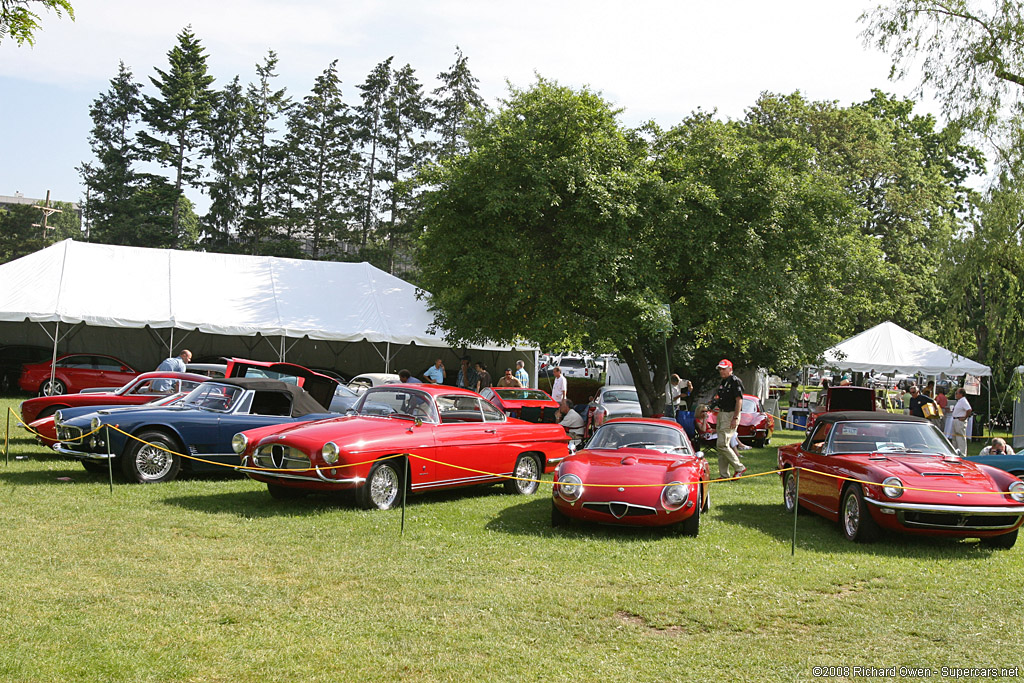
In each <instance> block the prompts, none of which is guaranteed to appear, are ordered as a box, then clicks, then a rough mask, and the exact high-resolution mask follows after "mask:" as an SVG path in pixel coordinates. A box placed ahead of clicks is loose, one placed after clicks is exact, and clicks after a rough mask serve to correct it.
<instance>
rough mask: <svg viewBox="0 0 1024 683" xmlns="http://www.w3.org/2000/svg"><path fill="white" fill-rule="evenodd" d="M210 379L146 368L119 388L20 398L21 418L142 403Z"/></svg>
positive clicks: (189, 389) (191, 388)
mask: <svg viewBox="0 0 1024 683" xmlns="http://www.w3.org/2000/svg"><path fill="white" fill-rule="evenodd" d="M207 379H208V378H207V377H204V376H203V375H195V374H190V373H187V372H163V371H158V372H144V373H142V374H141V375H139V376H137V377H135V378H134V379H132V380H130V381H129V382H128V383H127V384H125V385H124V386H123V387H121V388H120V389H118V390H117V391H111V392H95V393H88V394H59V395H54V396H37V397H36V398H30V399H28V400H27V401H22V402H21V421H22V422H24V423H25V424H29V423H31V422H34V421H36V420H38V419H40V418H44V417H48V416H50V415H53V414H54V413H56V412H57V411H58V410H60V409H62V408H78V407H81V406H114V405H122V406H126V405H142V404H143V403H149V402H150V401H152V400H153V399H154V398H156V397H157V396H166V395H168V394H177V393H179V392H182V391H185V392H189V391H192V390H193V389H195V388H196V387H197V386H199V385H200V384H201V383H203V382H205V381H206V380H207Z"/></svg>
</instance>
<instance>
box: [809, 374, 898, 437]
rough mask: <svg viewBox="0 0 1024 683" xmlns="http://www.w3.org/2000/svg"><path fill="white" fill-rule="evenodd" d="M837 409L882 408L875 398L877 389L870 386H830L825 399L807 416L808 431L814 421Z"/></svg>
mask: <svg viewBox="0 0 1024 683" xmlns="http://www.w3.org/2000/svg"><path fill="white" fill-rule="evenodd" d="M837 410H868V411H875V410H881V408H880V407H879V405H878V401H876V400H875V390H874V389H871V388H869V387H855V386H842V385H840V386H836V387H829V388H828V391H826V393H825V400H824V401H822V402H821V403H819V404H818V406H817V407H816V408H815V409H814V410H812V411H811V413H810V414H809V415H808V416H807V431H808V432H809V431H811V428H813V427H814V422H815V420H817V419H818V418H820V417H821V416H822V415H824V414H825V413H831V412H834V411H837Z"/></svg>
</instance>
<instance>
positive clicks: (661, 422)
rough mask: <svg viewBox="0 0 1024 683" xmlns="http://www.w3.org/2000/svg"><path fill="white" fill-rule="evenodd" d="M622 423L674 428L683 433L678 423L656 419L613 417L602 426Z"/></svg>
mask: <svg viewBox="0 0 1024 683" xmlns="http://www.w3.org/2000/svg"><path fill="white" fill-rule="evenodd" d="M623 422H626V423H633V424H651V425H659V426H662V427H675V428H676V429H678V430H679V431H685V430H684V429H683V428H682V427H680V426H679V423H678V422H676V421H674V420H662V419H660V418H657V417H615V418H612V419H611V420H608V421H607V422H605V423H604V424H605V425H613V424H620V423H623ZM601 426H602V427H603V426H604V425H601Z"/></svg>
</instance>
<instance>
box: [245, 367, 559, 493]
mask: <svg viewBox="0 0 1024 683" xmlns="http://www.w3.org/2000/svg"><path fill="white" fill-rule="evenodd" d="M354 411H355V414H354V415H350V416H346V417H340V418H335V419H328V420H321V421H318V422H313V423H309V424H305V425H300V426H295V427H286V428H280V427H276V428H275V427H268V428H263V429H252V430H248V431H245V432H242V433H239V434H236V435H235V438H234V440H233V442H232V446H233V448H234V449H235V452H236V453H238V454H239V455H241V458H242V463H241V466H240V467H239V468H238V469H239V470H240V471H242V472H245V473H246V474H247V475H249V476H250V477H252V478H253V479H256V480H257V481H262V482H264V483H266V484H267V490H268V491H269V492H270V495H271V496H273V497H275V498H290V497H294V496H296V495H302V494H304V493H307V492H315V491H337V490H343V489H350V490H356V491H358V493H359V496H360V500H361V503H362V504H363V505H364V506H365V507H367V508H379V509H382V510H386V509H388V508H391V507H393V506H395V504H396V503H398V502H399V500H400V498H401V492H402V488H403V486H405V485H406V481H405V473H406V468H407V467H408V471H409V473H410V478H411V481H409V482H408V487H409V490H411V491H413V492H419V491H428V490H434V489H447V488H454V487H459V486H469V485H473V484H491V483H497V482H500V481H504V482H505V488H506V489H507V490H508V491H509V492H511V493H520V494H531V493H533V492H534V491H536V490H537V486H538V484H537V483H536V482H535V481H525V480H531V479H533V480H535V479H537V478H538V477H539V476H540V475H541V473H543V472H545V471H550V470H551V468H553V467H554V465H555V464H557V463H558V462H561V460H562V458H564V457H565V456H566V455H568V449H569V447H568V442H569V439H568V437H567V436H566V434H565V431H564V430H563V429H562V428H561V427H560V426H558V425H549V424H532V423H529V422H523V421H522V420H517V419H515V418H509V417H508V416H506V415H505V414H504V413H503V412H501V410H499V409H498V408H497V407H495V406H494V405H493V404H491V403H490V402H489V401H486V400H484V399H483V398H482V397H481V396H480V395H479V394H477V393H474V392H472V391H468V390H466V389H458V388H455V387H449V386H444V385H431V384H388V385H384V386H379V387H373V388H371V389H368V390H367V391H366V393H364V394H363V395H362V396H361V397H360V399H359V402H358V403H356V405H355V407H354ZM406 453H409V454H413V457H410V458H409V459H408V460H409V461H408V464H407V463H406V462H405V457H404V454H406ZM415 456H423V458H424V459H421V458H417V457H415ZM346 465H351V466H346ZM263 468H266V469H263ZM502 475H506V476H507V475H512V476H515V477H518V478H519V479H504V478H503V477H502Z"/></svg>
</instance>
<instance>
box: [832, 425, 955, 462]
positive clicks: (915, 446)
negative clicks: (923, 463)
mask: <svg viewBox="0 0 1024 683" xmlns="http://www.w3.org/2000/svg"><path fill="white" fill-rule="evenodd" d="M829 451H830V452H831V453H836V454H840V453H886V454H896V455H899V454H906V453H911V454H918V453H930V454H935V455H942V456H946V455H956V451H954V450H953V448H952V446H950V444H949V441H947V440H946V437H944V436H943V435H942V433H941V432H939V430H938V429H936V428H935V427H934V426H933V425H931V424H924V423H921V422H839V423H836V426H835V427H834V428H833V430H832V438H831V442H830V443H829Z"/></svg>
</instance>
